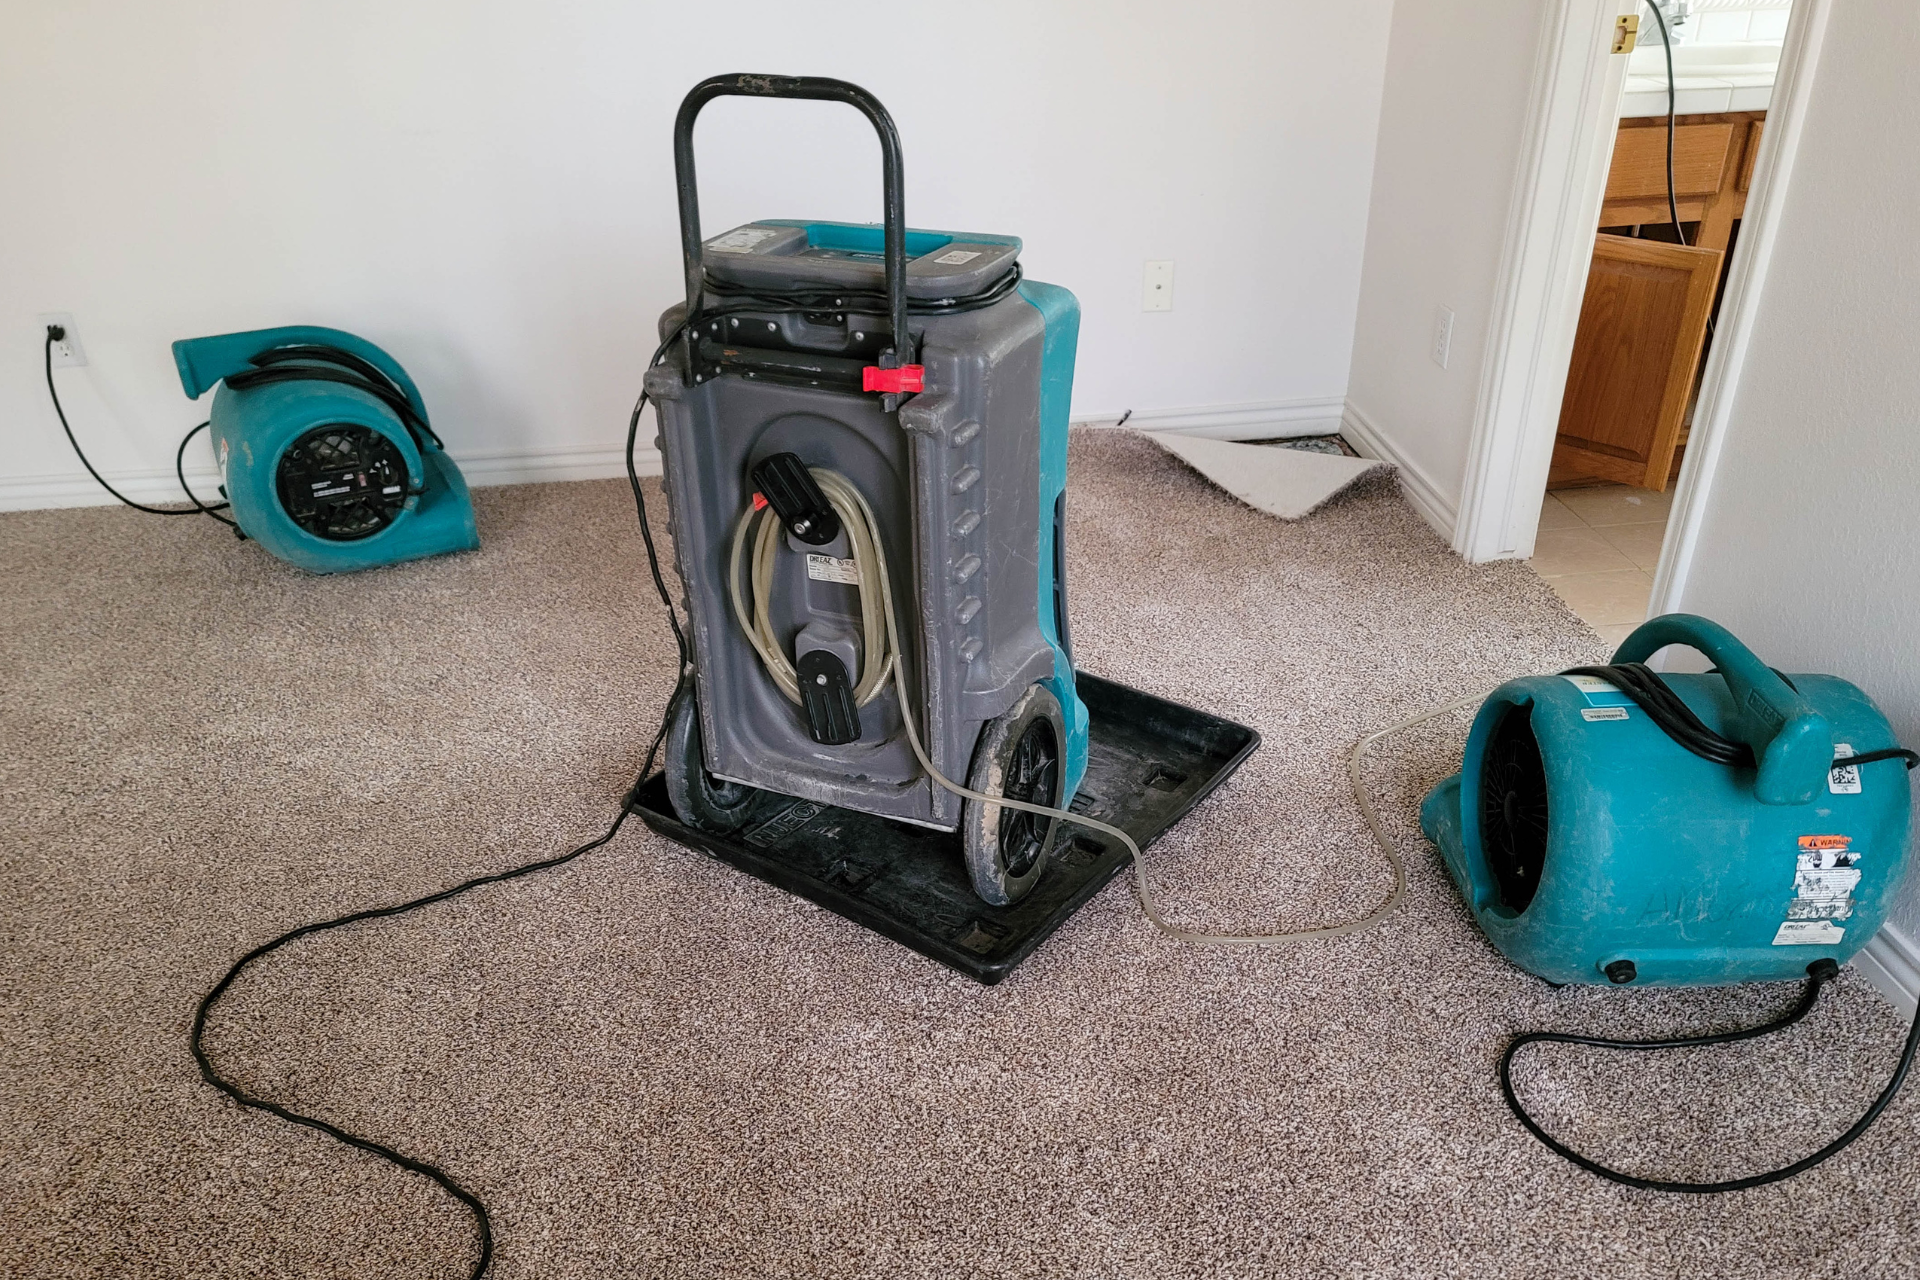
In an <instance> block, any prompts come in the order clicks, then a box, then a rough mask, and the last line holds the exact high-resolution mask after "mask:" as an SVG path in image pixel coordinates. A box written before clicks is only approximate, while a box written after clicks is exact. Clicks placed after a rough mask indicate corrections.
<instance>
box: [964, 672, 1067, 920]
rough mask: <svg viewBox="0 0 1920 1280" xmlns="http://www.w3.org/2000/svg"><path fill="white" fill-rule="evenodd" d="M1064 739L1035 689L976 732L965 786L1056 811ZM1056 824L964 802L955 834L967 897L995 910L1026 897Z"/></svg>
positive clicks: (1062, 720)
mask: <svg viewBox="0 0 1920 1280" xmlns="http://www.w3.org/2000/svg"><path fill="white" fill-rule="evenodd" d="M1066 742H1067V721H1066V717H1065V716H1064V715H1062V714H1061V712H1060V703H1059V701H1058V700H1057V699H1056V698H1055V697H1054V696H1053V695H1052V694H1051V693H1049V692H1047V689H1046V687H1045V686H1044V685H1037V684H1036V685H1034V686H1033V687H1032V688H1030V689H1028V690H1027V691H1026V693H1025V694H1023V695H1021V698H1020V701H1018V702H1016V703H1014V704H1013V709H1012V710H1010V711H1008V712H1007V713H1006V714H1005V715H1003V716H1001V717H1000V718H999V719H997V720H993V721H990V722H988V724H987V726H986V728H984V729H982V730H981V731H980V742H979V745H978V746H976V747H975V748H974V752H973V767H972V768H971V769H970V770H968V772H967V787H968V788H969V789H970V790H973V791H978V792H980V793H981V794H982V795H989V796H1006V797H1007V798H1008V799H1012V800H1025V801H1028V802H1029V803H1031V804H1042V805H1050V806H1057V805H1058V804H1059V803H1060V789H1061V783H1062V781H1063V775H1064V774H1065V771H1066V760H1065V755H1066ZM1059 825H1060V820H1059V819H1058V818H1043V817H1041V816H1040V815H1039V814H1035V813H1024V812H1022V811H1020V810H1018V809H1008V808H1005V807H1004V806H1001V805H997V804H989V803H986V802H983V801H979V800H969V801H967V802H966V807H965V809H964V810H963V812H962V815H961V819H960V829H961V832H962V834H963V835H964V837H965V841H966V852H967V872H968V874H969V875H971V876H972V877H973V890H974V892H975V893H977V894H979V895H980V897H981V898H982V899H983V900H984V901H986V902H989V903H991V904H992V905H994V906H996V907H1004V906H1006V905H1008V904H1009V903H1014V902H1018V901H1019V900H1020V899H1021V898H1023V897H1025V896H1026V895H1027V894H1028V893H1029V892H1030V891H1031V890H1032V889H1033V886H1034V885H1036V884H1038V883H1040V877H1041V876H1042V875H1044V874H1046V870H1047V859H1048V857H1049V855H1050V854H1051V853H1052V851H1053V841H1054V836H1055V834H1056V832H1057V830H1058V828H1059Z"/></svg>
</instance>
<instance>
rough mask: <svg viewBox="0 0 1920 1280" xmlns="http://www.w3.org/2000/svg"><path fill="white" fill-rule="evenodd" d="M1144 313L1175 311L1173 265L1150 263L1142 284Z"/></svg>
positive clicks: (1141, 299)
mask: <svg viewBox="0 0 1920 1280" xmlns="http://www.w3.org/2000/svg"><path fill="white" fill-rule="evenodd" d="M1140 309H1141V310H1142V311H1171V310H1173V263H1172V262H1149V263H1148V264H1147V269H1146V274H1145V276H1144V277H1143V278H1142V280H1141V282H1140Z"/></svg>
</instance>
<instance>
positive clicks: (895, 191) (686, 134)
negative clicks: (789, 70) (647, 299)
mask: <svg viewBox="0 0 1920 1280" xmlns="http://www.w3.org/2000/svg"><path fill="white" fill-rule="evenodd" d="M725 97H746V98H814V99H819V100H821V101H825V102H844V103H846V104H847V105H848V106H851V107H858V108H859V109H860V112H861V114H863V115H865V116H866V117H867V119H868V120H870V121H872V123H873V130H874V132H875V133H877V134H879V135H880V164H881V169H882V173H883V180H884V187H883V195H884V199H885V204H886V215H885V216H886V240H885V251H886V272H887V314H888V316H889V317H890V320H891V323H892V325H893V345H892V346H891V347H889V348H888V349H887V350H885V351H882V352H881V353H880V367H881V368H882V369H893V368H897V367H898V366H899V365H901V364H903V363H905V362H906V361H907V360H909V359H911V358H912V354H913V353H912V351H911V350H910V349H909V343H910V341H911V339H909V338H908V336H907V212H906V194H905V191H906V178H905V175H904V172H903V170H902V167H901V163H900V132H899V130H897V129H895V128H894V127H893V117H892V116H890V115H888V114H887V109H886V108H885V107H883V106H881V105H880V100H879V99H878V98H876V97H874V96H873V95H872V94H870V93H868V92H867V91H866V90H865V89H862V88H861V87H860V86H859V85H855V84H848V83H847V82H846V81H845V80H829V79H826V78H825V77H823V76H761V75H747V74H742V73H735V74H733V75H725V76H714V77H713V78H712V79H709V80H702V81H701V82H700V83H699V84H697V85H695V86H694V87H693V91H692V92H691V93H689V94H688V95H687V96H686V98H685V99H683V100H682V101H681V103H680V114H679V115H677V116H676V117H674V121H673V172H674V179H675V181H676V182H677V183H678V184H679V187H680V251H681V254H682V255H683V256H684V258H685V260H686V269H687V319H688V320H689V321H692V320H693V318H694V317H695V316H697V315H699V314H700V295H701V294H702V293H703V292H705V288H706V261H705V252H704V250H703V248H702V246H701V243H700V193H699V190H698V188H697V186H696V185H695V181H694V175H693V122H694V120H695V118H697V117H698V116H699V114H700V108H702V107H704V106H706V105H707V103H709V102H711V101H713V100H714V99H715V98H725ZM689 331H691V330H689Z"/></svg>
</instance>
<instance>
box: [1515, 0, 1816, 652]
mask: <svg viewBox="0 0 1920 1280" xmlns="http://www.w3.org/2000/svg"><path fill="white" fill-rule="evenodd" d="M1792 3H1793V0H1645V2H1644V3H1642V4H1641V5H1640V9H1639V12H1638V14H1637V15H1635V16H1636V17H1637V19H1638V33H1637V34H1638V40H1637V47H1636V48H1634V49H1633V50H1632V51H1631V52H1629V53H1628V55H1627V56H1628V64H1627V68H1626V76H1625V80H1624V83H1623V85H1622V87H1621V92H1620V94H1619V98H1618V101H1619V108H1618V113H1617V123H1616V124H1615V126H1614V140H1613V146H1612V149H1611V157H1610V159H1609V162H1608V169H1607V177H1606V184H1605V189H1604V196H1603V200H1602V204H1601V208H1600V214H1599V217H1598V220H1597V221H1598V227H1597V231H1596V234H1595V237H1594V242H1593V245H1594V247H1593V254H1592V258H1591V260H1590V265H1589V269H1588V273H1587V278H1586V285H1585V291H1584V295H1583V297H1582V301H1581V308H1580V317H1579V324H1578V328H1577V330H1576V334H1575V338H1574V345H1573V352H1572V356H1571V359H1570V362H1569V367H1568V373H1567V380H1566V389H1565V393H1564V395H1563V398H1562V401H1561V407H1560V417H1559V421H1558V423H1557V429H1556V432H1555V437H1554V445H1553V453H1552V459H1551V463H1550V466H1549V469H1548V473H1547V484H1546V488H1547V492H1546V495H1545V497H1544V499H1543V501H1542V503H1541V510H1540V524H1539V527H1538V530H1537V533H1536V537H1535V540H1534V554H1533V556H1532V558H1531V560H1530V561H1529V563H1530V564H1531V565H1532V566H1533V568H1534V569H1535V571H1536V572H1538V573H1539V574H1540V575H1541V576H1542V577H1544V578H1546V579H1547V580H1548V581H1549V582H1550V583H1551V584H1552V585H1553V587H1554V589H1555V591H1556V592H1557V593H1558V594H1559V595H1560V596H1561V598H1562V600H1564V601H1565V602H1566V604H1567V605H1568V607H1570V608H1571V609H1573V611H1574V612H1575V613H1577V614H1579V615H1580V616H1581V617H1582V618H1584V619H1585V620H1586V621H1587V622H1588V623H1589V624H1590V625H1592V626H1593V627H1594V628H1595V629H1596V630H1597V631H1599V632H1600V634H1601V636H1602V638H1603V639H1605V640H1606V641H1607V642H1608V643H1609V644H1617V643H1618V642H1619V641H1621V640H1623V639H1625V637H1626V635H1627V633H1628V632H1630V631H1631V630H1632V629H1633V627H1634V626H1635V625H1637V624H1638V623H1639V622H1641V621H1643V620H1644V619H1645V618H1646V616H1647V611H1648V607H1649V604H1650V602H1651V598H1652V595H1653V575H1654V573H1655V572H1656V571H1657V569H1658V566H1659V560H1660V552H1661V549H1662V546H1663V545H1664V542H1665V533H1666V526H1667V522H1668V517H1669V516H1670V514H1671V510H1672V496H1671V492H1670V490H1671V487H1672V482H1673V481H1674V480H1676V479H1677V478H1678V476H1679V474H1680V471H1681V468H1682V465H1683V463H1684V460H1685V456H1686V451H1687V445H1688V441H1689V440H1690V438H1691V435H1692V427H1693V418H1694V416H1695V413H1696V410H1697V408H1698V405H1699V396H1700V390H1701V374H1702V372H1703V370H1704V367H1705V361H1706V359H1707V357H1708V356H1709V355H1710V354H1711V351H1712V346H1713V339H1714V335H1715V332H1716V328H1717V321H1718V318H1719V313H1720V310H1721V307H1722V305H1723V303H1724V296H1725V287H1726V283H1727V280H1728V276H1729V272H1728V268H1729V266H1730V265H1731V262H1732V259H1733V256H1734V254H1735V251H1736V247H1737V245H1738V242H1739V236H1740V231H1741V228H1742V225H1743V221H1744V215H1745V213H1746V202H1747V198H1748V193H1749V191H1750V190H1751V188H1752V183H1753V174H1754V168H1755V164H1756V161H1757V159H1758V157H1759V154H1760V149H1761V145H1762V143H1763V141H1764V138H1765V130H1766V124H1767V116H1768V110H1769V108H1770V107H1771V105H1772V98H1773V93H1774V88H1775V81H1776V77H1777V73H1778V64H1779V61H1780V55H1781V50H1782V46H1783V45H1784V43H1785V39H1786V35H1787V28H1788V21H1789V18H1790V15H1791V6H1792Z"/></svg>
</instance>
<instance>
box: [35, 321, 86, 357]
mask: <svg viewBox="0 0 1920 1280" xmlns="http://www.w3.org/2000/svg"><path fill="white" fill-rule="evenodd" d="M38 319H39V321H40V333H41V340H42V341H45V335H46V332H47V326H48V325H55V324H57V325H59V326H60V327H61V328H62V329H65V330H66V331H67V332H66V336H65V337H63V338H61V339H60V340H59V341H57V342H55V343H54V344H53V367H54V368H56V369H71V368H74V367H75V366H77V365H83V364H85V363H86V362H87V351H86V348H85V347H82V346H81V345H80V335H79V334H78V333H76V332H75V331H74V328H73V316H72V314H71V313H69V312H66V311H42V312H41V313H40V315H39V317H38Z"/></svg>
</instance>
